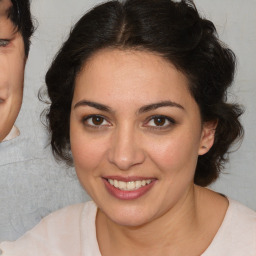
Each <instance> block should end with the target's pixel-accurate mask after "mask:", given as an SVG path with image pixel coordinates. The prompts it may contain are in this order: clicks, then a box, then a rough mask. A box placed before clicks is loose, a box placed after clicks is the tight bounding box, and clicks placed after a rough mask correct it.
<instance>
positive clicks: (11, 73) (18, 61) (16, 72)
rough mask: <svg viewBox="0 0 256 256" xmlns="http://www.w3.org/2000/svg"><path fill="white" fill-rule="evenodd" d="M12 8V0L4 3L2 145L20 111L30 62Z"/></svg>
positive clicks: (0, 33) (0, 20)
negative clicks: (27, 62) (26, 61)
mask: <svg viewBox="0 0 256 256" xmlns="http://www.w3.org/2000/svg"><path fill="white" fill-rule="evenodd" d="M11 6H12V4H11V1H10V0H0V116H1V118H0V142H1V141H2V140H3V139H4V138H5V137H6V136H7V134H8V133H9V131H10V130H11V128H12V126H13V124H14V122H15V120H16V118H17V115H18V113H19V110H20V106H21V102H22V93H23V80H24V68H25V59H26V58H25V52H24V43H23V38H22V36H21V34H20V33H19V32H16V31H15V26H14V25H13V23H12V21H11V20H10V18H9V17H8V10H9V8H10V7H11Z"/></svg>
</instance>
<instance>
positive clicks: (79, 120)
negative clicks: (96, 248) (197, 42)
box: [70, 50, 213, 226]
mask: <svg viewBox="0 0 256 256" xmlns="http://www.w3.org/2000/svg"><path fill="white" fill-rule="evenodd" d="M208 130H209V129H208V128H207V127H206V126H204V125H203V124H202V121H201V118H200V112H199V108H198V105H197V103H196V102H195V100H194V99H193V97H192V96H191V94H190V92H189V90H188V81H187V79H186V77H185V76H184V75H183V74H182V73H180V72H179V71H178V70H177V69H176V68H175V67H174V66H173V65H171V64H170V63H169V62H167V61H166V60H164V59H163V58H162V57H159V56H157V55H154V54H151V53H147V52H140V51H121V50H102V51H99V52H98V53H96V54H95V55H94V56H93V57H92V58H91V59H90V60H89V61H88V62H87V63H86V66H85V67H84V68H83V69H82V71H81V72H80V74H79V75H78V76H77V79H76V83H75V91H74V96H73V102H72V107H71V116H70V141H71V150H72V154H73V158H74V164H75V168H76V172H77V175H78V178H79V180H80V182H81V184H82V185H83V187H84V188H85V189H86V191H87V192H88V193H89V195H90V196H91V197H92V199H93V200H94V201H95V202H96V204H97V205H98V207H99V209H100V211H102V212H103V213H104V214H105V215H106V216H107V217H108V218H109V219H111V220H112V221H114V222H115V223H118V224H120V225H128V226H139V225H143V224H145V223H147V222H150V221H152V220H154V219H157V218H159V217H161V216H162V215H164V214H166V213H167V212H168V211H171V210H172V209H174V208H175V207H176V206H177V205H178V204H180V203H181V202H182V201H184V200H185V198H186V196H187V195H188V193H189V191H191V187H193V178H194V173H195V168H196V164H197V158H198V155H199V154H204V153H206V152H207V149H206V148H205V147H208V148H209V147H210V146H211V145H212V142H213V140H212V139H211V138H210V137H211V136H210V135H209V134H210V132H209V131H208Z"/></svg>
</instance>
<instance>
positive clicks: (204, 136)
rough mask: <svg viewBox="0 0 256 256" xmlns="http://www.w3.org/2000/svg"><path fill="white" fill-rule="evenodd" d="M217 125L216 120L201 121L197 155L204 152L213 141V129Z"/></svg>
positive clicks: (214, 129)
mask: <svg viewBox="0 0 256 256" xmlns="http://www.w3.org/2000/svg"><path fill="white" fill-rule="evenodd" d="M217 125H218V120H213V121H208V122H205V123H203V128H202V133H201V141H200V146H199V149H198V155H204V154H206V153H207V152H208V151H209V150H210V148H211V147H212V145H213V143H214V138H215V131H216V127H217Z"/></svg>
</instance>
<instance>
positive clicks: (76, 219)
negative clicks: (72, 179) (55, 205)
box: [0, 200, 256, 256]
mask: <svg viewBox="0 0 256 256" xmlns="http://www.w3.org/2000/svg"><path fill="white" fill-rule="evenodd" d="M96 212H97V207H96V205H95V204H94V203H93V202H92V201H90V202H87V203H85V204H78V205H73V206H69V207H66V208H64V209H62V210H59V211H57V212H55V213H52V214H50V215H49V216H47V217H46V218H44V219H43V220H42V221H41V222H40V223H39V224H38V225H37V226H36V227H35V228H34V229H32V230H31V231H29V232H27V233H26V234H25V235H24V236H23V237H21V238H20V239H18V240H17V241H15V242H3V243H1V244H0V248H1V249H0V250H2V254H1V253H0V255H1V256H63V255H67V256H71V255H72V256H101V254H100V250H99V247H98V243H97V238H96V227H95V218H96ZM202 256H256V213H255V212H254V211H252V210H250V209H248V208H247V207H245V206H243V205H241V204H240V203H238V202H236V201H233V200H230V201H229V208H228V210H227V213H226V216H225V218H224V221H223V223H222V225H221V227H220V229H219V231H218V232H217V234H216V236H215V238H214V239H213V241H212V243H211V245H210V246H209V247H208V249H207V250H206V251H205V252H204V253H203V254H202Z"/></svg>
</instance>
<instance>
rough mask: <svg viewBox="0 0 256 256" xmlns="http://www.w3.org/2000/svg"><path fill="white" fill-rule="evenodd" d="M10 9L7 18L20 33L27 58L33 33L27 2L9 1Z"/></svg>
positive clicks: (20, 0) (22, 0)
mask: <svg viewBox="0 0 256 256" xmlns="http://www.w3.org/2000/svg"><path fill="white" fill-rule="evenodd" d="M11 2H12V7H11V8H10V10H9V18H10V19H11V20H12V22H13V24H14V25H15V26H16V27H17V30H18V31H19V32H20V33H21V35H22V37H23V41H24V47H25V54H26V56H28V53H29V48H30V37H31V35H32V34H33V32H34V26H33V22H32V18H31V13H30V1H29V0H11Z"/></svg>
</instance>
